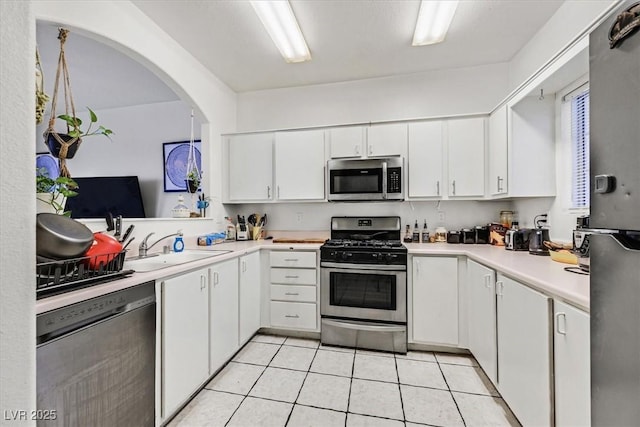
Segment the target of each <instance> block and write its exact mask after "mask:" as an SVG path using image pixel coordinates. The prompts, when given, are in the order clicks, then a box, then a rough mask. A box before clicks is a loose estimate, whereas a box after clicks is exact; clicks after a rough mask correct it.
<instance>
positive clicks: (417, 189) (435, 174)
mask: <svg viewBox="0 0 640 427" xmlns="http://www.w3.org/2000/svg"><path fill="white" fill-rule="evenodd" d="M442 154H443V139H442V121H441V120H434V121H429V122H420V123H410V124H409V148H408V156H407V162H406V164H407V169H408V182H409V190H408V193H407V196H408V197H409V198H421V197H441V196H442V195H443V191H444V190H445V188H444V187H446V186H443V180H442V169H443V168H442V159H443V157H442Z"/></svg>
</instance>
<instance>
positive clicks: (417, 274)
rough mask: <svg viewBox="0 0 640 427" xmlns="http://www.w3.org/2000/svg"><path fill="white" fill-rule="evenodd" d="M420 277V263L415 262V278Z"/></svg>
mask: <svg viewBox="0 0 640 427" xmlns="http://www.w3.org/2000/svg"><path fill="white" fill-rule="evenodd" d="M419 275H420V261H416V276H419Z"/></svg>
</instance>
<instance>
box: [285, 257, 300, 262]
mask: <svg viewBox="0 0 640 427" xmlns="http://www.w3.org/2000/svg"><path fill="white" fill-rule="evenodd" d="M284 260H285V261H287V262H296V261H298V258H285V259H284Z"/></svg>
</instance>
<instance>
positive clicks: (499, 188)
mask: <svg viewBox="0 0 640 427" xmlns="http://www.w3.org/2000/svg"><path fill="white" fill-rule="evenodd" d="M502 181H504V178H500V176H498V192H501V191H502Z"/></svg>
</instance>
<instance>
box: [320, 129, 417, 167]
mask: <svg viewBox="0 0 640 427" xmlns="http://www.w3.org/2000/svg"><path fill="white" fill-rule="evenodd" d="M327 140H328V141H329V148H330V150H329V151H330V156H331V158H332V159H340V158H367V157H390V156H404V155H405V153H406V151H407V124H406V123H390V124H379V125H371V126H368V127H364V126H348V127H339V128H333V129H329V130H327Z"/></svg>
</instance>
